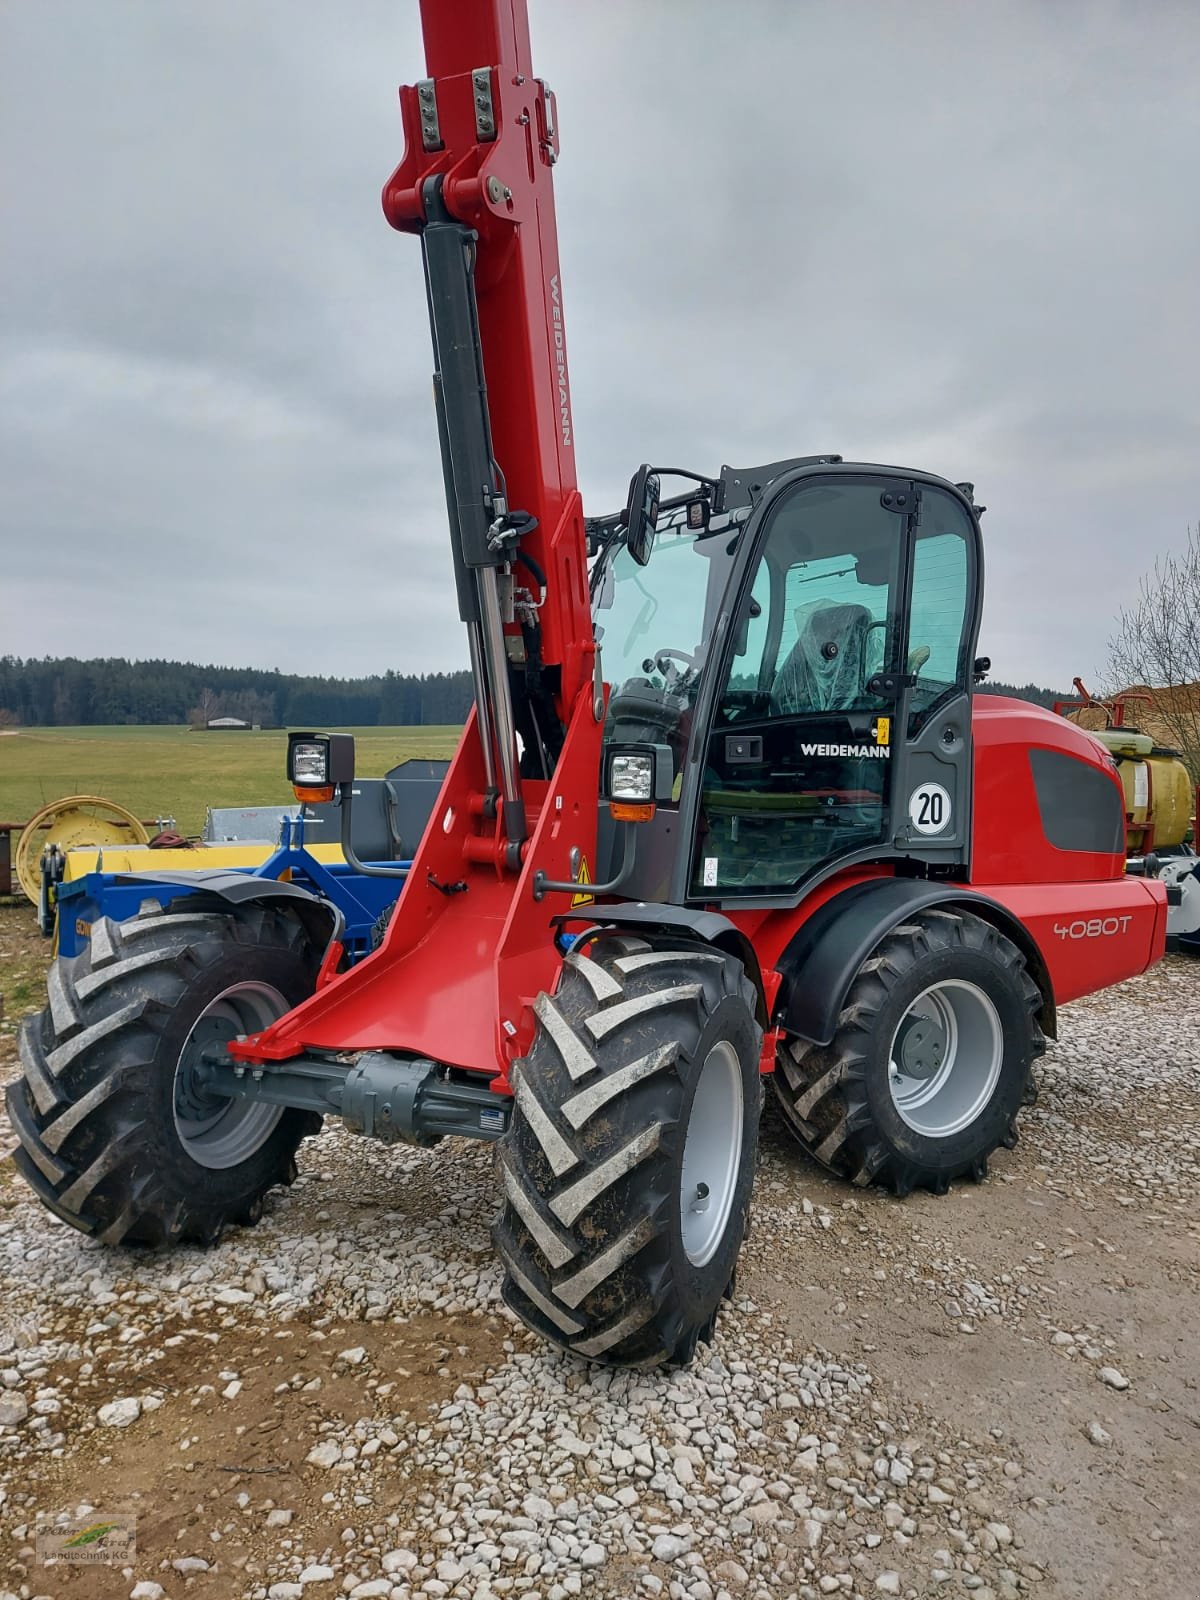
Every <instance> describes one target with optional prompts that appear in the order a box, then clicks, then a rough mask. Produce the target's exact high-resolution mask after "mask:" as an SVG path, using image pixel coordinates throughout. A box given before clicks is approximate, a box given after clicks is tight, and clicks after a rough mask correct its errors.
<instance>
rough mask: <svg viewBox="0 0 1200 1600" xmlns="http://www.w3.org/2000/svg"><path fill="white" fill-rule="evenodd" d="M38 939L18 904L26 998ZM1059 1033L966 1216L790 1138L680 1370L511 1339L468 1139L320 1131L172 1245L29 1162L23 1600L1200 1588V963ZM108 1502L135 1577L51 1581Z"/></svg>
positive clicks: (67, 1574)
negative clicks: (251, 1199) (736, 1273)
mask: <svg viewBox="0 0 1200 1600" xmlns="http://www.w3.org/2000/svg"><path fill="white" fill-rule="evenodd" d="M28 922H29V917H28V912H27V911H26V910H24V909H23V908H22V909H20V910H19V911H12V910H9V911H0V981H2V982H3V983H4V984H5V987H7V988H8V989H9V992H10V996H11V995H13V994H15V993H16V992H17V991H18V990H20V989H21V983H22V978H23V976H27V974H28V970H29V968H30V966H31V964H32V965H37V964H40V961H41V959H42V950H41V947H39V946H37V945H36V943H35V942H33V941H31V939H30V937H29V935H28V933H27V925H28ZM14 973H16V974H17V980H16V982H13V981H12V975H13V974H14ZM26 987H27V985H26ZM37 1001H38V996H37V995H34V996H33V997H32V1000H30V999H29V998H28V996H26V998H25V999H24V1000H23V1001H22V1003H20V1004H18V1005H17V1006H13V1005H11V1004H10V1005H9V1009H8V1015H7V1017H6V1019H5V1020H4V1021H3V1022H2V1023H0V1076H2V1077H5V1078H7V1077H9V1076H11V1075H13V1073H14V1071H15V1051H14V1049H13V1047H12V1035H13V1031H14V1023H15V1016H14V1012H15V1011H18V1010H21V1009H26V1008H27V1005H28V1004H36V1003H37ZM1062 1033H1063V1042H1062V1043H1061V1044H1060V1045H1059V1046H1058V1047H1056V1048H1054V1049H1053V1050H1052V1052H1051V1053H1050V1055H1049V1056H1048V1057H1047V1059H1046V1060H1045V1061H1044V1062H1043V1063H1042V1066H1041V1071H1040V1081H1041V1098H1040V1101H1039V1103H1038V1105H1037V1106H1036V1107H1035V1108H1034V1109H1032V1110H1031V1111H1028V1112H1026V1114H1025V1116H1024V1119H1023V1130H1024V1137H1023V1139H1022V1142H1021V1144H1020V1145H1019V1146H1018V1147H1017V1149H1016V1150H1015V1151H1013V1152H1011V1153H1009V1152H1001V1153H1000V1155H999V1156H997V1158H996V1159H995V1161H994V1163H993V1173H992V1176H991V1177H990V1178H989V1179H988V1181H987V1182H986V1183H984V1184H982V1185H979V1186H973V1185H968V1186H965V1187H961V1188H958V1189H955V1190H954V1191H952V1193H951V1194H950V1195H949V1196H947V1197H945V1198H943V1199H940V1200H939V1199H934V1198H933V1197H931V1196H927V1195H913V1196H910V1197H909V1198H908V1199H907V1200H905V1201H902V1202H897V1201H895V1200H893V1199H891V1198H890V1197H888V1196H886V1195H882V1194H877V1193H874V1192H869V1193H861V1192H858V1191H852V1190H848V1189H847V1188H845V1187H843V1186H841V1185H838V1184H835V1183H832V1182H829V1181H827V1180H826V1179H825V1178H824V1177H823V1176H822V1175H821V1174H820V1173H819V1172H818V1170H817V1169H816V1168H814V1167H813V1166H812V1165H811V1163H809V1162H808V1161H807V1160H805V1159H804V1158H803V1157H801V1156H800V1155H799V1154H798V1152H796V1150H795V1149H794V1147H793V1146H791V1144H790V1143H789V1141H788V1138H787V1135H786V1133H785V1132H784V1131H783V1130H782V1128H781V1127H780V1126H778V1125H777V1124H776V1123H775V1122H774V1120H773V1119H769V1121H768V1126H767V1129H766V1131H765V1134H764V1140H763V1148H762V1158H761V1167H760V1172H759V1176H758V1183H757V1188H756V1204H755V1210H754V1216H753V1224H752V1233H751V1238H750V1240H749V1243H748V1246H747V1249H746V1252H745V1255H744V1257H743V1264H742V1271H741V1277H740V1281H739V1287H738V1295H737V1298H736V1300H735V1301H734V1303H733V1304H732V1306H731V1307H729V1308H728V1309H727V1310H726V1312H725V1314H724V1315H723V1317H722V1319H721V1322H720V1325H719V1329H718V1333H717V1337H716V1341H715V1343H714V1344H713V1345H712V1346H711V1347H702V1348H701V1351H700V1353H699V1356H698V1359H697V1361H696V1363H695V1365H694V1366H693V1367H692V1368H691V1369H689V1370H687V1371H676V1372H668V1373H654V1374H648V1375H647V1374H627V1373H619V1374H614V1373H610V1372H606V1371H599V1370H591V1369H588V1368H587V1367H585V1366H584V1365H582V1364H580V1363H579V1362H577V1361H575V1360H573V1359H567V1358H564V1357H561V1356H558V1355H556V1354H554V1353H551V1352H549V1351H547V1350H546V1349H545V1348H543V1347H541V1346H540V1345H539V1344H538V1343H537V1342H536V1341H534V1340H533V1339H532V1338H531V1337H530V1336H528V1335H527V1334H526V1333H525V1332H524V1330H523V1329H522V1328H521V1327H520V1326H519V1325H518V1324H516V1323H515V1322H514V1321H513V1320H512V1319H511V1318H510V1317H509V1315H508V1313H507V1312H506V1311H505V1309H504V1308H503V1307H502V1305H501V1304H500V1301H499V1295H498V1274H497V1271H496V1268H495V1266H494V1265H493V1262H492V1258H491V1252H490V1246H489V1243H488V1225H489V1222H490V1219H491V1214H492V1210H493V1207H494V1204H495V1187H494V1184H493V1181H492V1176H491V1162H490V1158H489V1155H488V1153H487V1152H486V1151H485V1150H483V1149H481V1148H480V1147H478V1146H474V1145H471V1144H460V1143H457V1142H452V1143H448V1144H446V1145H443V1146H442V1147H441V1148H440V1149H439V1150H436V1151H433V1152H424V1151H407V1150H401V1151H399V1152H388V1151H385V1150H383V1149H382V1148H379V1147H376V1146H373V1145H371V1144H368V1143H365V1142H363V1141H359V1140H355V1139H354V1138H352V1137H351V1136H349V1135H347V1134H345V1133H344V1132H342V1131H341V1130H340V1129H333V1130H330V1131H327V1132H326V1133H324V1134H322V1135H321V1137H320V1138H318V1139H315V1140H311V1141H309V1142H307V1143H306V1144H305V1146H304V1147H303V1149H302V1156H301V1176H300V1178H299V1180H298V1181H297V1183H296V1184H295V1185H294V1187H293V1188H291V1189H290V1190H287V1191H281V1192H278V1193H277V1194H276V1195H275V1196H274V1198H273V1201H272V1203H271V1204H270V1205H269V1207H268V1211H267V1215H266V1217H265V1219H264V1220H263V1222H262V1223H261V1224H260V1225H259V1227H258V1228H256V1229H253V1230H235V1231H233V1232H232V1233H230V1234H228V1235H227V1236H226V1237H225V1239H224V1240H223V1241H222V1243H221V1244H220V1245H219V1246H218V1247H217V1248H216V1249H214V1250H211V1251H208V1252H202V1251H200V1250H197V1249H194V1248H186V1249H182V1250H179V1251H178V1252H176V1253H174V1254H170V1255H148V1254H138V1253H133V1252H129V1251H108V1250H101V1249H98V1248H96V1247H94V1246H93V1245H92V1244H90V1242H88V1241H86V1240H84V1239H82V1238H81V1237H80V1236H79V1235H77V1234H75V1233H73V1232H72V1231H70V1230H69V1229H67V1228H65V1227H63V1226H62V1225H60V1224H59V1223H57V1222H56V1221H55V1220H54V1219H52V1218H51V1217H50V1216H49V1215H48V1214H47V1213H46V1212H44V1211H43V1210H42V1209H41V1207H40V1206H39V1205H38V1204H37V1202H36V1201H34V1200H33V1199H32V1197H31V1196H29V1195H28V1194H27V1193H26V1191H25V1189H24V1187H23V1186H22V1185H21V1184H20V1182H19V1180H18V1179H17V1178H16V1176H15V1174H13V1173H12V1169H11V1167H10V1166H8V1165H7V1164H5V1165H4V1166H3V1168H0V1174H2V1175H0V1303H2V1305H3V1310H2V1311H0V1477H2V1479H3V1490H2V1491H0V1493H2V1495H3V1499H2V1503H0V1600H2V1597H3V1596H4V1594H5V1593H15V1594H17V1595H20V1596H22V1597H30V1596H39V1595H46V1596H59V1595H66V1596H78V1597H79V1600H84V1597H87V1600H92V1597H95V1600H108V1597H115V1596H120V1597H121V1600H125V1597H128V1596H131V1595H132V1596H136V1597H137V1600H157V1597H158V1596H160V1595H166V1596H169V1597H178V1596H181V1595H185V1594H186V1595H191V1596H195V1597H197V1600H203V1597H222V1600H223V1597H236V1596H249V1597H254V1600H262V1597H270V1600H288V1597H297V1596H301V1595H303V1596H304V1597H305V1600H326V1597H330V1596H333V1595H338V1594H349V1595H351V1596H352V1597H359V1600H365V1597H367V1596H376V1595H379V1596H390V1597H391V1600H410V1597H414V1600H415V1597H417V1596H431V1597H433V1596H443V1595H445V1596H451V1597H454V1600H459V1597H470V1600H487V1597H489V1596H504V1595H512V1596H523V1597H525V1600H565V1597H566V1596H569V1595H590V1596H597V1597H599V1596H622V1597H631V1600H632V1597H637V1600H641V1597H643V1596H650V1597H653V1596H657V1595H663V1596H668V1597H670V1600H685V1597H689V1600H787V1597H789V1596H799V1597H804V1600H810V1597H815V1596H820V1595H839V1596H849V1597H858V1600H876V1597H878V1596H880V1595H897V1596H906V1597H909V1600H914V1597H924V1596H929V1595H939V1596H945V1597H947V1600H954V1597H965V1596H974V1600H1015V1597H1017V1596H1023V1595H1031V1596H1037V1597H1042V1600H1068V1597H1072V1600H1073V1597H1079V1600H1083V1597H1085V1596H1086V1597H1088V1600H1103V1597H1107V1596H1117V1595H1120V1596H1126V1595H1130V1594H1145V1595H1152V1596H1154V1597H1156V1600H1186V1597H1194V1596H1195V1595H1196V1594H1197V1593H1198V1592H1200V1590H1198V1588H1197V1581H1196V1579H1195V1577H1194V1572H1195V1569H1196V1566H1197V1559H1198V1557H1200V1493H1198V1490H1197V1473H1196V1467H1195V1460H1196V1454H1197V1447H1198V1446H1200V1431H1198V1430H1200V1396H1198V1394H1197V1385H1198V1383H1200V1367H1198V1366H1197V1362H1196V1355H1195V1352H1196V1349H1197V1344H1198V1335H1200V1313H1198V1300H1200V1295H1198V1290H1200V1228H1198V1225H1197V1208H1196V1199H1197V1193H1198V1191H1200V1117H1198V1115H1197V1104H1198V1099H1200V964H1198V963H1197V962H1195V961H1194V960H1189V959H1188V958H1185V957H1174V958H1170V959H1169V960H1168V961H1167V962H1165V963H1164V964H1163V965H1162V966H1161V967H1159V968H1158V969H1157V970H1156V971H1155V972H1154V973H1152V974H1149V975H1148V976H1147V977H1145V978H1142V979H1139V980H1137V981H1135V982H1133V983H1129V984H1126V985H1124V986H1122V987H1121V988H1120V989H1118V990H1114V991H1111V992H1109V993H1108V994H1106V995H1101V996H1097V997H1094V998H1092V999H1090V1000H1087V1001H1083V1002H1080V1003H1079V1004H1077V1005H1073V1006H1070V1007H1068V1008H1066V1010H1065V1011H1064V1013H1063V1017H1062ZM4 1132H5V1134H7V1129H4ZM88 1507H95V1508H96V1510H97V1515H102V1514H103V1513H105V1512H109V1511H112V1510H114V1509H123V1510H132V1511H134V1512H135V1513H136V1514H137V1541H138V1553H137V1557H136V1560H135V1561H134V1562H133V1564H132V1565H130V1566H127V1567H125V1568H124V1569H121V1568H107V1567H87V1568H82V1567H62V1566H50V1567H47V1566H44V1565H41V1564H38V1563H37V1562H36V1560H35V1556H34V1549H33V1536H34V1530H35V1524H36V1517H37V1514H38V1513H43V1514H45V1513H55V1512H68V1511H69V1512H71V1513H76V1512H79V1511H80V1508H83V1514H86V1511H87V1508H88ZM5 1585H7V1586H8V1589H7V1590H6V1589H5Z"/></svg>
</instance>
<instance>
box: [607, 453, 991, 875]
mask: <svg viewBox="0 0 1200 1600" xmlns="http://www.w3.org/2000/svg"><path fill="white" fill-rule="evenodd" d="M700 481H701V482H702V483H705V484H708V485H709V486H710V487H709V489H708V491H707V505H706V516H705V519H704V521H705V524H706V525H704V526H699V527H696V528H689V527H688V526H687V523H688V520H692V521H694V522H699V521H700V519H699V518H698V517H695V516H692V515H691V513H690V511H689V510H688V509H687V508H686V507H684V508H681V507H680V506H679V505H678V504H673V503H672V502H664V509H663V511H662V514H661V515H660V518H659V523H658V529H657V535H656V538H655V540H654V545H653V558H652V559H651V560H650V561H649V564H648V565H646V566H642V565H640V564H639V563H638V562H636V561H635V560H634V559H633V558H632V556H631V554H630V552H629V551H628V550H627V549H626V548H625V547H624V545H623V544H622V542H621V540H620V538H619V537H616V538H614V539H613V540H611V541H610V543H609V544H608V546H607V547H606V549H605V550H604V552H603V554H602V555H601V558H600V561H599V562H598V564H597V568H596V570H595V572H594V575H593V576H594V592H595V594H596V622H597V628H598V633H599V636H600V640H601V656H602V667H603V672H604V677H605V679H606V680H607V681H608V682H609V683H610V685H611V694H610V699H609V707H608V715H607V720H606V724H605V743H606V747H607V749H608V751H609V752H610V753H611V752H612V751H613V750H614V749H617V748H619V749H620V750H622V751H625V752H628V751H632V750H636V748H637V747H638V746H653V747H658V749H659V750H660V751H661V748H662V747H664V746H665V748H666V750H667V751H669V753H670V782H669V787H666V788H664V791H663V792H661V793H659V794H658V795H656V796H655V797H654V798H655V799H657V800H658V801H659V804H658V806H657V809H656V812H655V816H654V819H653V824H652V826H651V827H650V828H648V829H641V830H639V834H641V835H644V837H639V840H638V855H637V867H636V869H635V873H634V876H633V878H631V879H630V881H629V883H628V885H626V886H624V889H623V892H625V893H628V894H632V895H635V896H638V897H644V898H651V897H655V898H663V899H667V900H671V901H675V902H677V903H678V902H681V901H684V900H689V899H690V900H693V901H696V900H700V901H704V902H713V901H718V902H722V903H725V902H729V903H733V904H737V903H745V901H746V899H747V898H752V899H754V900H762V899H765V898H770V899H771V900H772V901H773V902H778V901H779V900H780V899H795V898H797V897H798V895H799V894H800V893H801V892H803V890H804V889H806V888H808V887H811V885H812V884H813V883H814V882H815V881H817V880H818V879H820V878H821V877H823V876H827V875H828V874H829V873H830V872H831V871H834V870H837V869H839V868H841V867H842V866H844V865H846V864H848V863H851V862H861V861H867V860H879V859H887V858H902V859H905V860H908V861H914V862H921V863H924V864H925V866H924V867H923V868H921V869H920V870H928V868H929V867H930V866H937V867H943V868H954V867H955V866H958V867H960V868H962V867H964V866H965V863H966V860H967V847H968V843H969V837H970V832H969V822H970V800H971V793H970V782H971V766H970V694H971V681H972V680H971V667H972V662H973V659H974V648H975V639H976V635H977V632H978V625H979V608H980V590H981V584H980V564H981V554H980V539H979V525H978V518H977V514H976V511H975V508H974V507H973V505H972V502H971V499H970V497H969V494H968V493H967V492H964V489H962V488H958V487H956V486H955V485H953V484H950V483H947V482H945V481H944V480H942V479H938V478H932V477H928V476H923V475H918V474H912V473H905V472H901V471H897V470H894V469H890V468H879V467H871V466H855V465H850V464H846V463H842V462H841V461H840V460H838V458H836V457H833V458H831V457H818V458H807V459H805V460H802V461H799V462H785V463H775V464H773V465H772V466H770V467H765V468H762V469H759V470H758V471H757V472H742V471H736V472H735V471H734V470H733V469H730V468H726V469H724V471H723V473H722V475H721V478H720V479H718V480H700ZM681 498H682V499H684V500H686V501H687V506H690V505H691V503H692V502H691V501H690V500H688V498H687V497H681ZM634 520H636V518H635V519H634ZM660 764H661V763H660ZM616 853H619V852H614V854H616ZM610 859H611V858H610Z"/></svg>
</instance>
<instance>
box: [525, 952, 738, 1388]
mask: <svg viewBox="0 0 1200 1600" xmlns="http://www.w3.org/2000/svg"><path fill="white" fill-rule="evenodd" d="M755 1003H756V995H755V991H754V987H753V985H752V984H751V983H750V981H749V980H748V979H747V977H746V975H745V973H744V971H743V969H742V965H741V963H740V962H739V961H737V960H735V959H734V958H733V957H732V956H727V955H725V954H724V953H723V952H722V951H719V950H710V949H705V948H700V947H697V946H694V945H690V946H673V947H671V948H663V947H659V948H652V947H651V946H650V945H648V944H646V943H644V942H643V941H641V940H633V939H619V938H612V937H608V938H601V939H599V940H597V941H596V942H595V943H593V944H592V945H591V946H590V948H589V952H588V954H586V955H585V954H583V953H582V952H573V953H572V954H571V955H569V956H568V957H567V959H566V961H565V962H564V964H563V968H562V972H561V975H560V978H559V983H558V988H557V991H556V993H555V995H554V997H553V998H551V997H550V996H548V995H541V996H539V998H538V1001H537V1004H536V1006H535V1011H536V1014H537V1031H536V1034H535V1037H534V1042H533V1046H532V1049H531V1050H530V1052H529V1054H528V1055H527V1056H525V1057H524V1058H523V1059H522V1060H520V1061H518V1062H516V1063H515V1064H514V1066H513V1069H512V1080H513V1085H514V1089H515V1093H516V1101H515V1105H514V1108H513V1119H512V1124H511V1127H510V1129H509V1132H508V1134H507V1135H506V1136H505V1139H504V1141H503V1143H502V1144H501V1147H500V1150H499V1155H498V1160H499V1166H500V1176H501V1182H502V1185H503V1190H504V1204H503V1210H502V1212H501V1215H500V1218H499V1220H498V1222H497V1223H496V1226H495V1228H494V1229H493V1239H494V1241H495V1245H496V1249H497V1251H498V1253H499V1255H500V1259H501V1261H502V1263H503V1265H504V1270H505V1277H504V1287H503V1294H504V1299H505V1302H506V1303H507V1304H508V1305H509V1306H510V1307H511V1308H512V1310H513V1311H515V1312H516V1314H517V1315H518V1316H519V1317H520V1318H521V1320H522V1321H523V1322H524V1323H525V1324H526V1325H527V1326H528V1327H530V1328H532V1329H533V1330H534V1331H535V1332H536V1333H539V1334H541V1335H542V1336H543V1337H544V1338H546V1339H548V1340H550V1341H551V1342H552V1343H554V1344H556V1345H559V1346H561V1347H563V1348H565V1349H567V1350H570V1351H573V1352H575V1353H576V1354H578V1355H581V1356H585V1357H587V1358H589V1359H591V1360H597V1361H601V1362H603V1363H605V1364H606V1365H610V1366H640V1367H648V1366H656V1365H658V1364H659V1363H661V1362H663V1361H668V1360H676V1361H682V1362H686V1361H690V1360H691V1357H692V1355H693V1353H694V1351H695V1348H696V1344H697V1342H698V1341H699V1340H701V1339H708V1338H710V1337H711V1334H712V1328H713V1324H714V1322H715V1320H716V1315H717V1310H718V1308H719V1306H720V1303H721V1299H722V1296H723V1295H727V1294H728V1293H730V1292H731V1290H732V1282H733V1274H734V1266H735V1263H736V1261H737V1256H738V1252H739V1250H740V1249H741V1244H742V1239H743V1237H744V1235H745V1231H746V1217H747V1212H748V1210H749V1203H750V1189H751V1185H752V1183H753V1179H754V1159H755V1146H756V1144H757V1139H758V1124H759V1115H760V1111H761V1105H762V1082H761V1077H760V1074H759V1059H760V1052H761V1045H762V1032H761V1029H760V1028H759V1025H758V1023H757V1021H756V1020H755Z"/></svg>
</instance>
